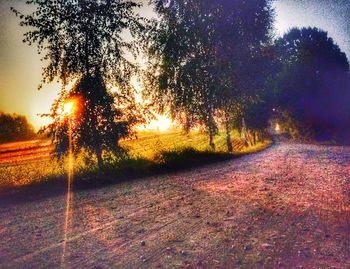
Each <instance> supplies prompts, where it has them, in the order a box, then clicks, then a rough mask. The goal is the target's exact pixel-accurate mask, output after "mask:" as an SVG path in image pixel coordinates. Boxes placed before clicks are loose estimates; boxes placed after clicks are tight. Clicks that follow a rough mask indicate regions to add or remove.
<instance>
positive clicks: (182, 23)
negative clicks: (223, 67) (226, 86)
mask: <svg viewBox="0 0 350 269" xmlns="http://www.w3.org/2000/svg"><path fill="white" fill-rule="evenodd" d="M151 2H152V3H153V4H154V6H155V11H156V12H157V14H158V15H159V17H160V19H159V20H158V21H155V22H154V23H153V27H152V29H151V30H150V35H149V39H148V41H149V46H148V53H149V56H150V62H149V63H150V64H149V70H150V72H149V73H148V74H149V76H148V82H149V83H150V84H151V85H150V86H149V87H148V90H149V92H150V93H151V95H152V96H153V97H154V99H155V100H158V103H159V104H161V107H160V108H161V109H162V108H164V107H169V108H170V112H171V116H172V117H173V118H175V119H178V120H180V121H181V120H183V119H185V120H184V123H185V124H186V125H187V127H188V124H189V123H191V124H196V123H199V124H203V125H204V126H206V128H207V130H208V133H209V144H210V146H211V147H212V148H214V135H215V133H216V132H217V126H216V123H215V119H214V113H215V107H216V104H215V102H216V96H215V89H216V85H215V77H214V76H213V69H214V68H213V67H214V64H215V57H214V56H215V55H214V49H215V48H214V47H213V46H212V43H211V42H212V38H211V37H212V34H213V31H214V29H213V27H212V26H213V25H212V22H213V17H212V16H209V15H210V14H208V13H206V8H207V1H204V0H195V1H183V0H173V1H167V2H165V1H162V0H152V1H151Z"/></svg>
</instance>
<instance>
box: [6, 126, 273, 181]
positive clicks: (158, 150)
mask: <svg viewBox="0 0 350 269" xmlns="http://www.w3.org/2000/svg"><path fill="white" fill-rule="evenodd" d="M231 136H232V137H233V138H234V139H235V138H237V137H238V133H237V132H232V133H231ZM206 138H207V136H206V134H202V133H198V132H190V133H189V134H183V133H179V132H177V133H140V134H139V138H138V139H133V140H123V141H121V142H120V144H121V145H122V146H123V147H125V148H127V149H128V150H129V154H128V155H125V154H121V155H118V158H115V157H114V156H112V158H106V159H105V165H104V167H103V170H102V172H107V173H109V174H111V175H114V177H115V176H119V175H122V174H125V175H126V176H128V175H129V176H131V175H135V176H136V175H137V176H144V175H145V174H146V173H150V172H154V170H157V169H161V170H162V169H165V168H166V169H169V167H170V168H171V166H172V165H175V164H176V163H177V164H179V165H180V166H183V167H184V166H185V164H186V163H187V165H192V164H194V163H196V162H197V163H198V164H200V163H203V160H202V159H203V158H202V157H203V156H208V155H210V156H212V158H204V159H206V161H205V162H209V161H215V160H222V159H221V157H220V156H226V157H227V154H226V153H227V151H226V147H225V143H226V141H225V134H224V133H219V135H218V136H216V137H215V144H216V145H217V148H216V151H215V152H213V151H211V149H210V147H208V144H207V142H206ZM266 145H267V144H266V143H263V144H258V145H257V146H256V147H254V148H253V147H250V148H243V149H242V151H240V152H238V151H235V152H234V153H235V154H243V153H251V152H254V151H257V150H261V149H263V148H264V147H266ZM48 146H49V144H48V143H47V142H46V143H42V145H41V144H40V145H38V144H37V143H34V144H28V145H27V144H25V145H24V143H21V144H20V145H11V147H10V148H8V147H6V148H4V147H5V145H1V146H0V152H1V155H0V185H1V186H6V185H11V186H13V185H16V186H23V185H28V184H33V183H36V182H48V181H52V180H53V179H59V178H65V177H66V171H67V169H68V158H62V159H61V160H57V159H55V158H51V159H50V156H49V155H48V154H43V150H44V149H45V153H47V152H49V150H50V149H46V148H44V147H48ZM189 148H192V149H193V150H188V149H189ZM4 150H5V151H9V152H14V151H17V152H19V153H20V152H21V150H24V151H25V152H26V153H27V155H26V157H28V152H31V155H32V160H28V159H26V160H25V161H21V159H17V158H14V157H13V156H11V154H10V155H8V157H6V156H7V155H6V153H5V152H4ZM189 151H190V152H189ZM191 152H197V153H198V154H196V153H194V154H192V153H191ZM209 152H211V154H209ZM167 156H168V157H167ZM171 156H173V157H174V158H175V159H176V158H178V160H177V161H176V160H174V162H172V163H171V162H170V163H168V162H167V160H170V159H171ZM176 156H177V157H176ZM201 156H202V157H201ZM88 157H89V155H88V154H87V153H86V152H84V151H82V152H80V153H79V154H77V155H76V156H75V158H74V176H75V178H77V179H79V178H86V177H87V176H88V175H90V174H94V173H99V172H101V170H99V169H98V166H97V165H96V162H91V160H90V158H88ZM180 157H181V158H180ZM6 158H8V159H7V162H5V159H6ZM196 158H199V160H196ZM166 159H167V160H166ZM11 160H12V161H13V162H11ZM161 160H163V161H161ZM186 167H188V166H186ZM175 168H176V167H173V169H175Z"/></svg>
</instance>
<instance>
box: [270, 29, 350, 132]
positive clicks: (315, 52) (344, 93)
mask: <svg viewBox="0 0 350 269" xmlns="http://www.w3.org/2000/svg"><path fill="white" fill-rule="evenodd" d="M276 48H277V51H278V56H279V58H280V61H281V64H282V68H281V72H280V75H279V88H280V91H281V92H280V95H279V104H280V107H281V109H282V110H284V111H286V112H288V114H289V115H290V116H291V117H292V118H293V119H294V120H295V121H296V123H297V125H299V128H300V129H301V130H306V131H312V132H314V133H315V134H317V133H320V134H325V133H332V132H334V131H335V129H338V128H344V126H345V125H346V118H347V117H348V115H349V114H348V111H349V109H348V102H349V100H350V99H349V96H350V95H349V90H350V89H349V88H348V86H347V85H346V84H347V80H348V75H349V74H348V71H349V63H348V60H347V57H346V55H345V53H343V52H342V51H341V50H340V48H339V47H338V45H336V44H335V43H334V41H333V39H332V38H330V37H328V34H327V32H324V31H322V30H320V29H317V28H302V29H297V28H294V29H291V30H290V31H289V32H288V33H287V34H285V35H284V36H283V37H282V38H280V39H278V40H277V41H276Z"/></svg>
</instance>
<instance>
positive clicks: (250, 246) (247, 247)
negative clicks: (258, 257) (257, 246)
mask: <svg viewBox="0 0 350 269" xmlns="http://www.w3.org/2000/svg"><path fill="white" fill-rule="evenodd" d="M252 249H253V247H252V245H246V246H245V247H244V250H245V251H251V250H252Z"/></svg>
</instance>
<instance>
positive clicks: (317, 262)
mask: <svg viewBox="0 0 350 269" xmlns="http://www.w3.org/2000/svg"><path fill="white" fill-rule="evenodd" d="M349 183H350V148H348V147H327V146H315V145H298V144H281V145H275V146H273V147H271V148H270V149H268V150H266V151H264V152H261V153H259V154H256V155H250V156H245V157H242V158H240V159H238V160H233V161H229V162H224V163H220V164H215V165H211V166H207V167H202V168H198V169H196V170H193V171H190V172H181V173H178V174H174V175H168V176H161V177H154V178H151V179H145V180H142V181H137V182H130V183H123V184H119V185H115V186H110V187H106V188H103V189H98V190H89V191H81V192H78V193H74V197H73V203H72V211H71V212H70V214H69V216H70V218H69V222H68V224H67V226H66V227H67V233H66V238H67V242H66V244H65V241H64V238H65V234H64V228H65V212H66V207H65V204H66V197H64V196H57V197H53V198H51V199H45V200H41V201H37V202H35V203H27V204H14V205H11V206H6V207H1V208H0V238H1V244H0V267H1V268H58V267H61V266H62V267H65V268H350V206H349V204H350V201H349V199H350V189H349V186H350V185H349ZM64 248H65V251H64V250H63V249H64ZM63 252H64V253H63ZM332 266H333V267H332Z"/></svg>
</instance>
